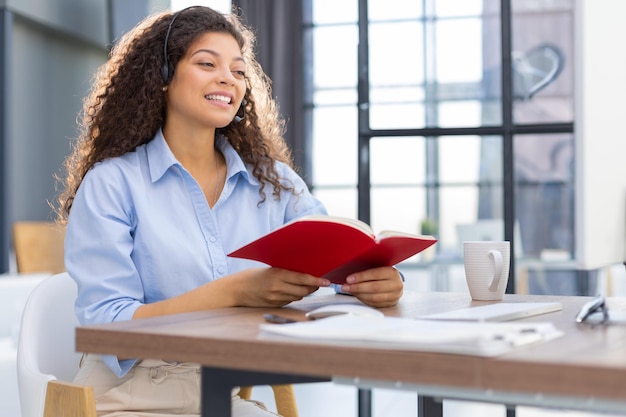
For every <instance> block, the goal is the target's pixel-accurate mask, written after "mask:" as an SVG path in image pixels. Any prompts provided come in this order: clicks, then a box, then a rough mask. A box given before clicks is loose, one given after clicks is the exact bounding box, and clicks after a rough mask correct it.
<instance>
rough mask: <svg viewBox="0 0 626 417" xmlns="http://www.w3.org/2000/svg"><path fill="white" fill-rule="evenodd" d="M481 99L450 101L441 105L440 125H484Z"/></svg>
mask: <svg viewBox="0 0 626 417" xmlns="http://www.w3.org/2000/svg"><path fill="white" fill-rule="evenodd" d="M481 110H482V105H481V103H480V102H479V101H448V102H443V103H441V104H440V105H439V114H438V117H439V126H440V127H475V126H480V125H482V122H483V121H482V120H481V118H482V112H481Z"/></svg>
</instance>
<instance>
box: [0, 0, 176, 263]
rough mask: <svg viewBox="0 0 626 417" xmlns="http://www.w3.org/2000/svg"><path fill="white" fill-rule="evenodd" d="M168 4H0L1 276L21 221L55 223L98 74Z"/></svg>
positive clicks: (37, 0) (15, 0) (28, 0)
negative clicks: (118, 43)
mask: <svg viewBox="0 0 626 417" xmlns="http://www.w3.org/2000/svg"><path fill="white" fill-rule="evenodd" d="M168 6H169V1H168V0H98V1H92V0H0V12H1V15H2V16H3V25H2V28H3V32H2V37H0V39H2V43H1V44H0V53H1V57H0V58H1V59H0V63H2V64H4V65H3V67H2V71H0V77H2V79H0V82H1V83H2V84H1V85H2V86H3V88H4V91H3V97H2V98H1V99H0V103H1V105H0V111H2V114H1V115H0V122H2V123H0V128H1V129H0V159H1V160H0V164H2V172H3V174H2V177H1V178H0V192H1V193H2V196H1V197H2V198H0V203H2V204H1V206H0V256H1V258H0V273H2V272H5V271H6V270H7V269H8V267H9V261H8V259H9V249H10V246H11V244H10V229H11V224H12V223H13V222H15V221H18V220H47V219H51V218H53V211H52V210H51V208H50V205H49V203H50V202H53V201H54V200H55V199H56V195H57V189H56V188H55V185H56V182H55V179H54V176H55V174H58V173H60V172H61V165H62V162H63V159H64V158H65V156H66V155H67V154H68V152H69V149H70V141H71V139H73V138H75V137H76V134H77V130H76V129H77V128H76V119H77V116H78V114H79V112H80V110H81V107H82V99H83V97H84V96H85V94H87V92H88V91H89V88H90V81H91V77H92V75H93V73H94V71H95V70H96V69H97V68H98V67H99V66H100V65H101V64H102V63H104V62H105V61H106V59H107V55H108V48H109V47H110V45H111V44H112V43H113V40H114V39H116V38H118V37H119V36H120V34H121V33H123V32H125V31H126V30H127V29H128V28H130V27H132V26H133V25H134V24H135V23H136V22H137V21H139V20H140V19H141V18H143V17H145V16H146V15H147V14H149V13H151V12H153V11H157V10H163V9H166V8H168Z"/></svg>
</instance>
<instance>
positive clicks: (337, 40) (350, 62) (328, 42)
mask: <svg viewBox="0 0 626 417" xmlns="http://www.w3.org/2000/svg"><path fill="white" fill-rule="evenodd" d="M313 36H314V41H313V65H314V66H315V71H313V82H314V86H315V87H316V88H328V87H354V88H356V84H357V71H356V68H357V45H358V33H357V27H356V25H350V26H331V27H316V28H315V29H314V30H313Z"/></svg>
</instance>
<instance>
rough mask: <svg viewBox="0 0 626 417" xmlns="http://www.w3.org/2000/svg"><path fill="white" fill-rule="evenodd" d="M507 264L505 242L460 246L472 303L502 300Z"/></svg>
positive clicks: (507, 243)
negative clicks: (473, 301) (474, 301)
mask: <svg viewBox="0 0 626 417" xmlns="http://www.w3.org/2000/svg"><path fill="white" fill-rule="evenodd" d="M510 262H511V246H510V244H509V242H507V241H495V242H494V241H476V242H463V264H464V266H465V278H466V282H467V288H468V289H469V292H470V295H471V296H472V300H480V301H491V300H502V298H503V297H504V291H505V290H506V286H507V283H508V282H509V266H510Z"/></svg>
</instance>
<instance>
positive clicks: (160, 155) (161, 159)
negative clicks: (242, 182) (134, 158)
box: [146, 129, 259, 185]
mask: <svg viewBox="0 0 626 417" xmlns="http://www.w3.org/2000/svg"><path fill="white" fill-rule="evenodd" d="M215 140H216V145H217V148H218V149H219V150H220V151H221V152H222V155H224V158H225V159H226V166H227V167H228V174H227V179H229V178H231V177H233V176H235V175H237V174H239V173H241V176H242V177H244V178H245V179H246V180H247V181H248V182H249V183H250V184H253V185H258V184H259V181H258V180H257V178H256V177H255V176H254V175H252V173H251V172H249V171H248V169H247V167H246V164H245V163H244V162H243V160H242V159H241V157H240V156H239V154H238V153H237V151H236V150H235V148H233V146H232V145H231V144H230V142H229V141H228V139H226V137H225V136H224V135H222V134H221V133H218V134H217V136H216V138H215ZM146 153H147V156H148V165H149V167H150V180H151V181H152V182H156V181H158V180H159V179H160V178H161V177H162V176H163V175H165V173H166V172H167V170H168V169H170V167H172V166H178V167H180V168H181V169H184V168H183V166H182V164H181V163H180V162H178V160H177V159H176V157H175V156H174V154H173V153H172V151H171V150H170V147H169V146H168V145H167V142H165V137H163V131H162V130H161V129H159V131H158V132H157V134H156V135H155V136H154V138H153V139H152V140H151V141H150V142H148V144H147V145H146Z"/></svg>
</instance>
